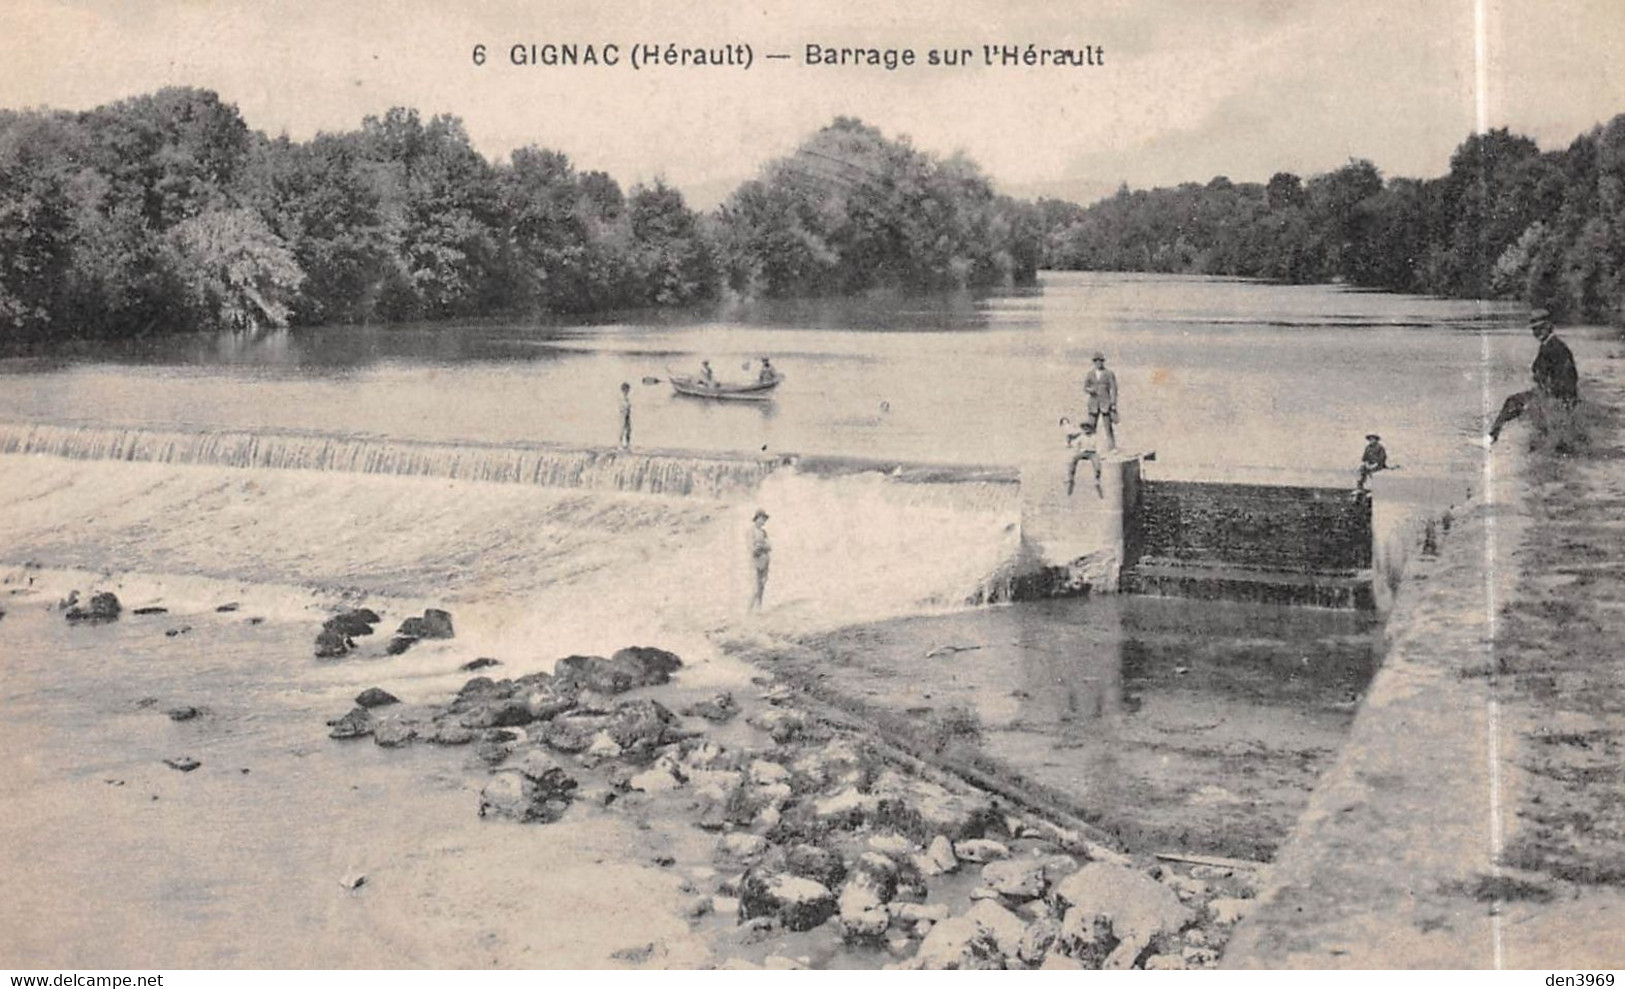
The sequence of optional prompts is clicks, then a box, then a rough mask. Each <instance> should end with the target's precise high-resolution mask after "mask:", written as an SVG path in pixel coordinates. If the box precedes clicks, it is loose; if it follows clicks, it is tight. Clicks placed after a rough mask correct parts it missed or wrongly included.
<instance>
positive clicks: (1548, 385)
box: [1489, 309, 1580, 445]
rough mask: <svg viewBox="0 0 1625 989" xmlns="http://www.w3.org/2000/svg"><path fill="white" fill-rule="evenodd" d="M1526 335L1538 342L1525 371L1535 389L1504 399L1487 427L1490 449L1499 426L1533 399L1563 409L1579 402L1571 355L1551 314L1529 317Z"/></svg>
mask: <svg viewBox="0 0 1625 989" xmlns="http://www.w3.org/2000/svg"><path fill="white" fill-rule="evenodd" d="M1529 332H1531V333H1533V334H1534V335H1535V339H1536V340H1539V341H1540V351H1539V352H1538V353H1537V354H1535V363H1534V364H1533V366H1531V367H1530V369H1529V370H1530V374H1531V376H1532V377H1533V378H1534V379H1535V387H1534V388H1532V389H1530V390H1528V391H1521V392H1518V393H1517V394H1515V395H1508V396H1507V400H1506V401H1505V402H1504V403H1502V405H1501V411H1500V412H1499V413H1498V414H1497V415H1496V416H1495V421H1494V422H1493V423H1491V424H1490V435H1489V440H1490V443H1491V445H1494V443H1495V441H1496V440H1498V439H1500V438H1501V429H1502V427H1503V426H1505V425H1506V424H1507V423H1509V422H1511V421H1512V420H1514V419H1517V418H1519V417H1520V416H1522V415H1523V414H1524V413H1525V412H1526V411H1528V409H1529V403H1530V402H1532V401H1534V400H1535V397H1536V396H1537V395H1542V396H1546V397H1548V398H1553V399H1556V400H1557V401H1558V402H1560V403H1562V404H1563V405H1565V406H1572V405H1574V404H1575V403H1576V402H1578V401H1579V400H1580V372H1579V370H1578V369H1577V368H1576V367H1575V365H1574V352H1573V351H1572V350H1570V349H1569V345H1568V344H1566V343H1564V342H1563V341H1562V340H1561V339H1560V338H1559V337H1558V336H1557V334H1556V333H1555V332H1553V327H1552V316H1551V313H1549V312H1547V311H1546V310H1544V309H1536V310H1535V311H1534V312H1532V313H1530V314H1529Z"/></svg>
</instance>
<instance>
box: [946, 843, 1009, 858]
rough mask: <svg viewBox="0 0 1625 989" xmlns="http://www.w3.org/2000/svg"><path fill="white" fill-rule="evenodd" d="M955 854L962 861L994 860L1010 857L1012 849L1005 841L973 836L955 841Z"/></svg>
mask: <svg viewBox="0 0 1625 989" xmlns="http://www.w3.org/2000/svg"><path fill="white" fill-rule="evenodd" d="M954 855H955V856H957V857H958V858H959V860H960V861H962V862H978V863H980V862H993V861H997V860H998V859H1004V858H1009V857H1010V849H1009V847H1008V846H1006V845H1005V844H1004V843H1003V842H998V841H994V840H992V839H991V838H971V839H969V840H967V841H958V842H955V843H954Z"/></svg>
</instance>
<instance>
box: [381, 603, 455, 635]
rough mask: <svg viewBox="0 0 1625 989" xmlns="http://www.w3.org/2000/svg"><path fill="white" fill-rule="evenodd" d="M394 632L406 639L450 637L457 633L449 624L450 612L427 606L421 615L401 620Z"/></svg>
mask: <svg viewBox="0 0 1625 989" xmlns="http://www.w3.org/2000/svg"><path fill="white" fill-rule="evenodd" d="M395 634H396V635H398V636H402V637H404V638H408V639H451V638H456V635H457V633H456V631H455V630H454V629H453V628H452V625H451V613H450V612H447V611H441V610H440V609H439V608H427V609H425V610H424V612H423V617H421V618H408V619H407V620H406V621H404V622H401V627H400V628H398V629H396V630H395Z"/></svg>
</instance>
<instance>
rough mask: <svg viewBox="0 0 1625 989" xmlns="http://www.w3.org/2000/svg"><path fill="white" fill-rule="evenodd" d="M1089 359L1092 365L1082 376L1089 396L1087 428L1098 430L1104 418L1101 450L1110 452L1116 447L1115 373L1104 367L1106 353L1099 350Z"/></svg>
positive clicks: (1092, 430) (1085, 392) (1084, 387)
mask: <svg viewBox="0 0 1625 989" xmlns="http://www.w3.org/2000/svg"><path fill="white" fill-rule="evenodd" d="M1090 360H1091V361H1092V362H1093V363H1094V367H1092V368H1090V369H1089V373H1088V374H1086V375H1084V377H1083V391H1084V394H1086V395H1088V396H1089V429H1090V431H1091V432H1094V431H1095V430H1098V429H1099V428H1100V423H1101V420H1102V419H1104V420H1105V423H1106V442H1105V445H1104V446H1103V447H1102V448H1101V452H1110V451H1112V450H1115V449H1117V430H1116V429H1115V428H1114V427H1115V426H1116V425H1117V375H1116V374H1115V373H1113V372H1112V371H1111V370H1110V369H1108V368H1107V367H1106V355H1105V354H1103V353H1101V352H1100V351H1098V350H1097V351H1095V354H1094V356H1093V357H1092V358H1090Z"/></svg>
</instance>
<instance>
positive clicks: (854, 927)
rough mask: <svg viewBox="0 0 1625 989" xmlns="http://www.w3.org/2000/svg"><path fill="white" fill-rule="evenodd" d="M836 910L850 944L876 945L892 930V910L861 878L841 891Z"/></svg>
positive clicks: (854, 877) (854, 876) (852, 881)
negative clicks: (888, 930) (890, 928)
mask: <svg viewBox="0 0 1625 989" xmlns="http://www.w3.org/2000/svg"><path fill="white" fill-rule="evenodd" d="M836 909H837V910H838V912H839V915H840V918H841V935H842V937H844V938H845V939H846V940H847V941H849V942H854V943H865V944H873V943H876V942H878V941H879V940H880V939H881V938H882V937H883V936H884V935H885V933H886V928H888V927H890V926H891V910H890V909H888V908H887V906H886V903H885V901H884V900H882V899H881V898H880V897H879V896H878V895H876V893H875V890H874V888H873V887H872V886H871V885H870V884H868V883H866V882H864V881H863V879H862V878H861V877H860V876H859V875H857V874H854V875H853V877H852V878H851V879H849V880H847V883H846V885H845V886H844V887H843V888H842V889H841V895H840V898H839V899H838V900H837V901H836Z"/></svg>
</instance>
